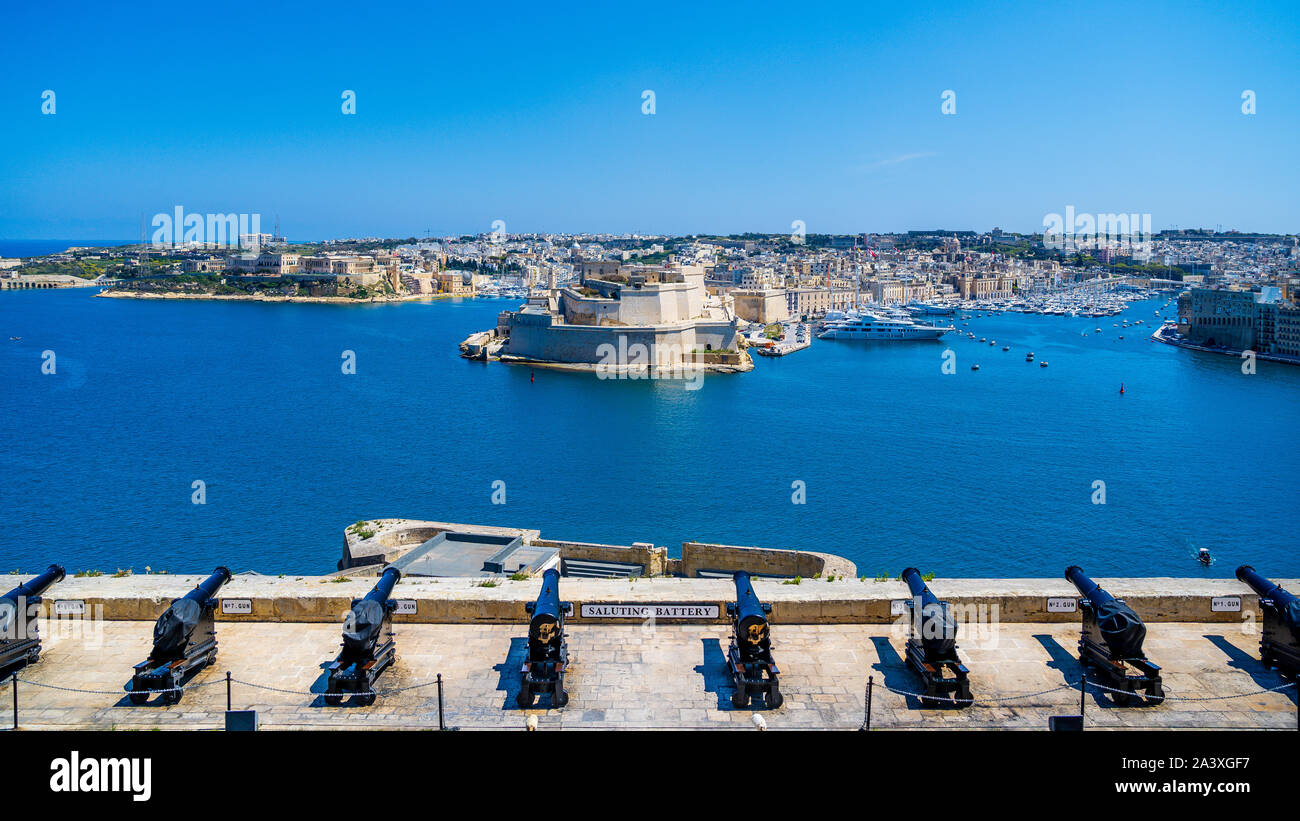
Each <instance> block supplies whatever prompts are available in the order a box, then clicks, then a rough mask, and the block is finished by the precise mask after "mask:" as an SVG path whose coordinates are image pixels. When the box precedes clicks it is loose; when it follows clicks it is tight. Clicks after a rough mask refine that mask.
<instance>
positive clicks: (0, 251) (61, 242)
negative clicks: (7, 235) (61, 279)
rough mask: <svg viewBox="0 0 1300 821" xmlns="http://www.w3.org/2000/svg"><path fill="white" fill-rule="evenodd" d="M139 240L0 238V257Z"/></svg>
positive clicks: (36, 254) (27, 255)
mask: <svg viewBox="0 0 1300 821" xmlns="http://www.w3.org/2000/svg"><path fill="white" fill-rule="evenodd" d="M133 242H139V240H126V239H123V240H116V239H0V257H11V258H12V257H43V256H45V255H46V254H58V253H61V252H63V251H66V250H68V249H69V248H74V247H75V248H109V247H112V246H115V245H130V244H131V243H133Z"/></svg>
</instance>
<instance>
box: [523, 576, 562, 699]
mask: <svg viewBox="0 0 1300 821" xmlns="http://www.w3.org/2000/svg"><path fill="white" fill-rule="evenodd" d="M524 609H525V611H526V612H527V613H528V615H529V621H528V658H527V660H525V661H524V662H523V665H522V666H521V669H520V676H521V681H520V683H519V695H517V696H516V697H515V703H516V704H518V705H519V707H520V709H528V708H529V707H531V706H533V700H534V699H535V698H537V696H538V695H539V694H542V693H550V694H551V706H552V707H554V708H556V709H559V708H561V707H564V706H565V705H566V704H568V703H569V693H568V691H567V690H565V689H564V673H565V670H566V668H568V666H569V643H568V639H567V638H566V636H565V634H564V619H565V617H567V616H570V615H572V614H573V605H572V604H571V603H570V602H567V601H560V572H559V571H558V570H555V569H554V568H552V569H550V570H547V571H546V572H545V573H543V574H542V592H541V593H540V594H538V596H537V601H535V602H529V603H527V604H525V605H524Z"/></svg>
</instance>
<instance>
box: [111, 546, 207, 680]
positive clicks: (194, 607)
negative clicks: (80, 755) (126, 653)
mask: <svg viewBox="0 0 1300 821" xmlns="http://www.w3.org/2000/svg"><path fill="white" fill-rule="evenodd" d="M228 581H230V570H228V569H227V568H225V567H218V568H217V569H216V570H214V571H213V572H212V575H211V576H208V577H207V578H206V579H204V580H203V581H201V582H199V584H198V585H197V586H196V587H195V588H194V589H193V590H191V591H190V592H188V593H186V594H185V595H184V596H182V597H181V598H179V599H174V600H173V601H172V603H171V604H170V605H168V606H167V609H166V610H164V611H163V614H162V615H161V616H159V617H158V622H157V623H156V624H155V625H154V628H153V649H152V650H150V651H149V657H148V658H146V659H145V660H144V661H142V662H140V663H139V664H137V665H135V674H134V675H132V676H131V691H130V693H128V694H127V696H128V698H129V699H130V701H131V703H132V704H144V703H145V702H146V701H148V700H149V695H150V693H151V692H158V691H162V693H161V699H162V701H163V703H164V704H175V703H177V702H179V701H180V700H181V689H180V688H181V685H182V684H184V682H185V681H187V680H188V679H190V678H193V676H194V675H196V674H197V673H198V671H200V670H202V669H203V668H204V667H206V666H208V665H209V664H212V663H213V662H214V661H216V660H217V630H216V623H215V619H214V617H213V614H214V613H215V611H216V607H217V598H216V596H217V593H218V591H220V590H221V587H222V585H224V584H225V583H226V582H228Z"/></svg>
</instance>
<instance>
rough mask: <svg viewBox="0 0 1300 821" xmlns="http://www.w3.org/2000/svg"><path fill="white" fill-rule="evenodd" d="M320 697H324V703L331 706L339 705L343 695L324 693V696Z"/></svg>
mask: <svg viewBox="0 0 1300 821" xmlns="http://www.w3.org/2000/svg"><path fill="white" fill-rule="evenodd" d="M322 698H324V699H325V703H326V704H328V705H329V706H331V707H337V706H339V705H340V704H342V703H343V696H342V695H339V694H335V695H325V696H322Z"/></svg>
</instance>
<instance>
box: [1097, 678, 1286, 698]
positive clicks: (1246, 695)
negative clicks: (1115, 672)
mask: <svg viewBox="0 0 1300 821" xmlns="http://www.w3.org/2000/svg"><path fill="white" fill-rule="evenodd" d="M1088 686H1089V687H1096V688H1097V689H1098V690H1105V691H1107V692H1111V693H1124V694H1127V695H1134V692H1133V691H1132V690H1121V689H1119V688H1116V687H1107V686H1106V685H1105V684H1099V683H1097V682H1095V681H1092V680H1089V681H1088ZM1294 686H1296V682H1294V681H1292V682H1288V683H1286V684H1281V685H1278V686H1277V687H1270V688H1268V689H1267V690H1257V691H1255V692H1253V693H1234V694H1233V695H1229V696H1171V695H1165V696H1163V697H1162V699H1163V700H1164V701H1193V702H1195V701H1228V700H1230V699H1234V698H1249V697H1251V696H1258V695H1263V694H1265V693H1277V692H1280V691H1282V690H1286V689H1288V688H1291V687H1294Z"/></svg>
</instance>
